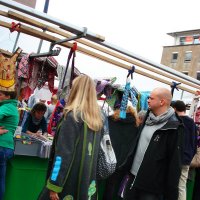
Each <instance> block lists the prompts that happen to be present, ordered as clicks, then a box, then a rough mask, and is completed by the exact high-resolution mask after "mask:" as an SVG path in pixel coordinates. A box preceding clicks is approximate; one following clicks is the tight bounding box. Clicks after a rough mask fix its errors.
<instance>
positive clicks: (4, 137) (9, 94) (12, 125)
mask: <svg viewBox="0 0 200 200" xmlns="http://www.w3.org/2000/svg"><path fill="white" fill-rule="evenodd" d="M17 104H18V101H17V99H16V92H15V91H0V200H3V195H4V192H5V176H6V167H7V161H8V160H9V159H11V158H12V157H13V155H14V140H13V136H14V133H15V130H16V128H17V125H18V123H19V113H18V110H17Z"/></svg>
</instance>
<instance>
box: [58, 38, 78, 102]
mask: <svg viewBox="0 0 200 200" xmlns="http://www.w3.org/2000/svg"><path fill="white" fill-rule="evenodd" d="M76 50H77V43H76V42H75V43H74V44H73V46H72V47H71V49H70V52H69V55H68V58H67V64H66V68H65V72H64V73H63V77H62V79H61V80H60V84H59V87H58V96H59V98H60V99H65V98H67V95H68V94H69V91H70V88H71V85H72V81H73V80H74V78H76V77H77V76H78V75H80V74H81V73H80V71H79V70H78V69H77V68H76V67H75V57H76ZM70 61H71V72H69V64H70ZM69 73H70V74H69Z"/></svg>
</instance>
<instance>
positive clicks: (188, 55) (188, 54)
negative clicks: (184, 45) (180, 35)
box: [184, 51, 192, 62]
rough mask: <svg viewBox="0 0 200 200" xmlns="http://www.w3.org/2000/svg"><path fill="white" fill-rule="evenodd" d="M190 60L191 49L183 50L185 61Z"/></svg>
mask: <svg viewBox="0 0 200 200" xmlns="http://www.w3.org/2000/svg"><path fill="white" fill-rule="evenodd" d="M191 60H192V51H186V52H185V60H184V61H185V62H190V61H191Z"/></svg>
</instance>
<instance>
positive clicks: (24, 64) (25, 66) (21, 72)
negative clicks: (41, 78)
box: [17, 54, 29, 78]
mask: <svg viewBox="0 0 200 200" xmlns="http://www.w3.org/2000/svg"><path fill="white" fill-rule="evenodd" d="M17 75H18V78H19V77H22V78H29V54H26V55H24V56H23V57H22V58H21V60H20V62H19V64H18V72H17Z"/></svg>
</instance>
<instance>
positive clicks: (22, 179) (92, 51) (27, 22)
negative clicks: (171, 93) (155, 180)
mask: <svg viewBox="0 0 200 200" xmlns="http://www.w3.org/2000/svg"><path fill="white" fill-rule="evenodd" d="M0 4H2V5H5V6H7V7H10V8H12V9H14V10H17V11H21V12H23V13H26V14H29V15H30V16H34V17H35V18H34V19H33V18H31V17H27V16H25V15H24V14H23V13H18V12H15V11H13V10H9V11H8V12H5V11H0V15H1V16H3V17H5V18H6V19H8V18H9V19H13V20H17V21H19V22H20V25H19V26H15V28H16V29H15V31H18V32H19V33H25V34H27V35H31V36H34V37H37V38H40V39H43V40H46V41H49V42H51V45H50V51H49V52H46V53H42V54H32V55H30V58H31V59H33V58H37V57H38V60H40V62H43V63H44V62H45V63H48V60H45V59H41V57H43V56H58V55H59V49H57V50H54V49H53V48H54V46H55V45H60V46H63V47H67V48H70V50H72V53H74V52H75V51H78V52H81V53H84V54H86V55H88V56H91V57H95V58H97V59H100V60H103V61H105V62H107V63H110V64H112V65H114V66H117V67H121V68H124V69H126V70H132V66H133V65H134V66H136V67H135V69H134V72H135V73H138V74H140V75H143V76H146V77H149V78H151V79H153V80H157V81H160V82H162V83H165V84H167V85H169V86H172V84H173V81H177V82H180V83H181V84H177V85H176V87H177V88H179V89H181V90H183V91H187V92H189V93H191V94H196V91H197V90H199V89H200V82H199V81H197V80H196V79H193V78H191V77H188V76H186V75H184V74H181V73H179V72H177V71H175V70H172V69H169V68H168V67H167V66H163V65H160V64H156V63H153V62H151V61H148V60H146V59H144V58H142V57H138V56H136V55H134V54H132V53H130V52H128V51H126V50H123V49H121V48H118V47H116V46H115V45H112V44H109V43H107V42H105V38H104V37H103V36H100V35H98V34H94V33H91V32H90V31H88V30H87V29H86V28H83V29H82V28H80V29H79V28H77V27H73V26H70V25H68V24H66V23H63V22H61V21H59V20H56V19H53V18H51V17H48V15H43V14H42V13H39V12H35V11H32V10H30V9H29V8H27V7H25V6H21V5H19V4H17V3H14V2H12V1H10V0H6V1H5V0H0ZM40 19H43V20H45V21H46V22H50V23H52V24H53V25H56V26H57V27H55V26H54V27H53V26H50V25H47V24H45V23H43V22H41V21H40ZM14 25H16V23H15V24H14ZM0 26H2V27H5V28H8V29H12V28H13V24H12V23H8V22H7V21H6V20H5V21H0ZM30 26H31V27H30ZM38 28H39V29H38ZM43 30H46V31H47V32H44V31H43ZM52 33H54V34H55V33H56V34H57V35H58V36H55V35H52ZM63 36H64V37H65V38H66V39H61V37H63ZM73 40H76V42H77V43H78V46H76V47H75V45H74V44H73V43H70V41H73ZM79 44H80V46H79ZM1 52H2V53H4V54H6V53H7V54H9V55H10V53H8V52H6V51H1ZM11 55H12V54H11ZM25 56H27V55H25ZM49 65H51V63H50V64H49ZM31 66H33V65H31ZM42 66H43V64H42ZM22 67H23V66H22ZM36 68H37V67H34V68H32V71H34V70H36ZM29 69H30V68H29ZM43 69H44V68H42V70H43ZM37 70H38V69H37ZM42 70H41V71H42ZM145 70H146V71H145ZM147 70H148V72H147ZM44 71H45V70H44ZM54 72H55V70H54ZM28 74H30V73H29V72H28ZM63 74H65V72H64V73H63ZM23 75H24V74H23ZM41 77H43V75H42V76H41ZM41 77H39V78H41ZM23 78H24V77H23ZM29 78H34V80H37V77H33V76H31V77H28V81H27V80H26V79H25V78H24V79H25V83H26V84H27V83H30V79H29ZM62 78H63V77H62ZM165 78H168V80H166V79H165ZM24 79H23V80H24ZM65 79H66V76H65V75H64V78H63V80H64V81H63V82H62V86H61V88H60V89H61V91H63V92H64V94H66V90H65V88H64V86H69V85H70V80H69V79H68V80H67V83H66V82H65ZM45 80H46V79H45ZM32 83H34V84H36V81H33V82H32ZM40 83H44V81H42V80H41V81H40ZM51 83H52V82H51ZM20 84H21V85H24V83H23V82H20ZM32 86H33V84H27V85H26V89H28V90H26V91H30V90H32V89H35V87H36V85H34V88H31V87H32ZM37 87H38V85H37ZM39 87H41V85H39ZM50 90H53V87H52V85H51V84H50ZM26 94H27V95H28V94H30V93H28V92H27V93H26ZM29 96H30V95H29ZM61 96H62V95H61ZM15 142H16V143H15V144H16V146H15V157H14V159H13V160H11V161H10V162H9V165H8V173H7V174H8V176H7V185H6V188H7V189H6V195H5V200H11V199H13V196H12V195H13V194H16V195H15V200H18V199H27V200H34V199H36V197H37V196H38V194H39V192H40V190H41V188H42V187H43V186H44V183H45V178H46V170H47V164H48V156H49V151H50V145H47V144H45V143H44V141H40V140H38V139H36V138H26V136H25V138H23V135H22V137H21V138H18V139H15ZM102 188H103V187H102ZM102 188H101V189H100V190H101V191H102V190H103V189H102ZM191 190H192V189H191ZM100 193H101V192H100Z"/></svg>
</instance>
